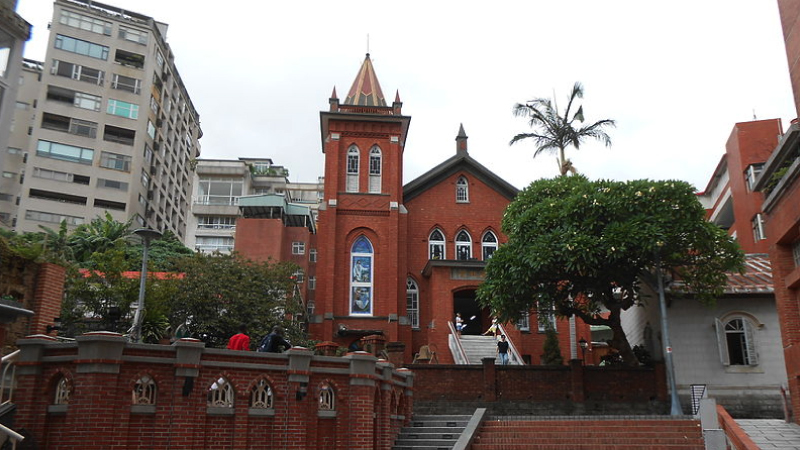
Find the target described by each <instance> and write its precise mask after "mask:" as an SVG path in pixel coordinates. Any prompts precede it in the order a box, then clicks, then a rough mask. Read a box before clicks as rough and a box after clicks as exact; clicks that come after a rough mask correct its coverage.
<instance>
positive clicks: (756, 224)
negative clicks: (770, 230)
mask: <svg viewBox="0 0 800 450" xmlns="http://www.w3.org/2000/svg"><path fill="white" fill-rule="evenodd" d="M751 223H752V225H753V240H755V241H756V242H758V241H761V240H764V239H766V238H767V234H766V233H765V232H764V216H763V215H762V214H761V213H758V214H756V215H755V216H753V220H752V222H751Z"/></svg>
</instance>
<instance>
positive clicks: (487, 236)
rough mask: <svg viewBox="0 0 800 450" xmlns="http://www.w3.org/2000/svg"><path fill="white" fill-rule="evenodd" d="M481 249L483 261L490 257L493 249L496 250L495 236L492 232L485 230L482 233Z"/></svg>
mask: <svg viewBox="0 0 800 450" xmlns="http://www.w3.org/2000/svg"><path fill="white" fill-rule="evenodd" d="M481 250H483V260H484V261H488V260H489V259H491V257H492V255H493V254H494V251H495V250H497V236H496V235H495V234H494V233H493V232H491V231H487V232H486V233H483V238H481Z"/></svg>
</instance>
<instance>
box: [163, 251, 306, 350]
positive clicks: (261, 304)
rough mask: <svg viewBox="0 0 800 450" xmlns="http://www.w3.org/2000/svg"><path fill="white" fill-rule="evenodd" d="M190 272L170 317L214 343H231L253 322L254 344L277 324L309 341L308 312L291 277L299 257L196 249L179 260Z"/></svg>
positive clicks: (296, 337)
mask: <svg viewBox="0 0 800 450" xmlns="http://www.w3.org/2000/svg"><path fill="white" fill-rule="evenodd" d="M176 269H177V270H178V271H179V272H181V273H183V274H184V278H183V279H182V280H180V283H179V285H180V290H179V291H178V292H176V293H175V297H174V299H173V301H172V302H171V306H170V323H171V324H172V325H174V326H177V325H180V324H186V328H187V329H188V331H189V333H190V335H191V336H192V337H196V338H199V339H202V340H203V341H205V342H206V344H207V345H208V346H210V347H225V345H226V344H227V341H228V338H230V337H231V336H232V335H234V334H236V333H237V332H238V327H239V325H240V324H247V326H248V333H249V335H250V336H251V343H252V344H253V346H255V345H256V344H257V340H258V339H260V337H262V336H265V335H267V334H268V333H269V331H270V330H271V329H272V327H273V326H275V325H282V326H283V327H284V329H285V330H286V338H287V339H289V340H290V341H291V342H292V343H293V344H300V343H301V342H304V334H303V332H302V329H301V327H300V326H299V324H297V323H295V322H292V321H291V317H295V316H296V315H297V314H298V313H300V312H302V311H301V309H302V306H301V304H300V303H299V301H298V298H297V297H296V288H297V286H296V284H295V282H294V280H292V279H291V276H292V274H293V273H294V272H295V271H296V270H297V269H298V266H297V265H295V264H293V263H286V262H280V263H273V262H270V261H267V262H255V261H250V260H247V259H245V258H242V257H240V256H238V255H237V254H233V255H213V256H212V255H205V254H202V253H197V254H194V255H192V256H190V257H186V258H183V259H181V260H179V261H177V262H176Z"/></svg>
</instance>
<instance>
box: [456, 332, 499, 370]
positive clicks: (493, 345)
mask: <svg viewBox="0 0 800 450" xmlns="http://www.w3.org/2000/svg"><path fill="white" fill-rule="evenodd" d="M461 346H462V347H463V348H464V353H466V354H467V359H468V360H469V363H470V364H481V360H482V359H483V358H495V357H496V355H497V340H496V339H495V338H494V336H474V335H466V334H465V335H462V336H461Z"/></svg>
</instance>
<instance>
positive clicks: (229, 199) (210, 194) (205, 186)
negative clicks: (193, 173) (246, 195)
mask: <svg viewBox="0 0 800 450" xmlns="http://www.w3.org/2000/svg"><path fill="white" fill-rule="evenodd" d="M243 186H244V181H243V180H242V179H241V178H201V179H200V181H199V184H198V193H199V196H198V199H197V203H198V204H201V205H236V204H238V203H239V197H241V196H242V189H243Z"/></svg>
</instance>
